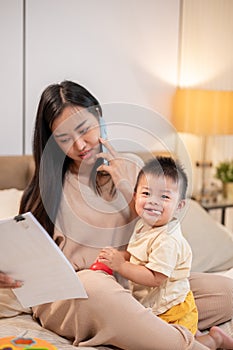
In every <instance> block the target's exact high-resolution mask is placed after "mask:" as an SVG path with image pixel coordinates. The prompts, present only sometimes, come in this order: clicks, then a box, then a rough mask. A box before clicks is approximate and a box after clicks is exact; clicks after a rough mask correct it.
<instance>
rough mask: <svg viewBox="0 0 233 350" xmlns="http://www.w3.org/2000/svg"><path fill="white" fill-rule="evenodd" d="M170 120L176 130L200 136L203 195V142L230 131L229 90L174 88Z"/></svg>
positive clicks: (232, 99)
mask: <svg viewBox="0 0 233 350" xmlns="http://www.w3.org/2000/svg"><path fill="white" fill-rule="evenodd" d="M171 121H172V123H173V124H174V126H175V128H176V129H177V131H178V132H185V133H191V134H194V135H199V136H202V138H203V158H202V162H197V163H196V164H197V166H201V167H202V187H201V195H202V196H204V195H205V168H206V167H208V166H211V162H207V161H206V141H207V136H210V135H229V134H233V91H221V90H217V91H216V90H204V89H203V90H202V89H192V88H178V89H177V90H176V92H175V96H174V100H173V111H172V120H171Z"/></svg>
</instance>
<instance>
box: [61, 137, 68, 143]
mask: <svg viewBox="0 0 233 350" xmlns="http://www.w3.org/2000/svg"><path fill="white" fill-rule="evenodd" d="M69 141H70V139H69V138H67V139H62V140H60V142H61V143H66V142H69Z"/></svg>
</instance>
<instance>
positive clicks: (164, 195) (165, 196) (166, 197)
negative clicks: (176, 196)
mask: <svg viewBox="0 0 233 350" xmlns="http://www.w3.org/2000/svg"><path fill="white" fill-rule="evenodd" d="M161 198H163V199H169V198H170V197H169V196H167V195H166V194H162V196H161Z"/></svg>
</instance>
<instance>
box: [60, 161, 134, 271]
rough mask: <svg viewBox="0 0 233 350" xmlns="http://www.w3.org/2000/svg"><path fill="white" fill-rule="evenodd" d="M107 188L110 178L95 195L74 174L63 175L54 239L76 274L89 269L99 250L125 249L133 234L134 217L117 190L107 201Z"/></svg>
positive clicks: (110, 185) (109, 187) (110, 183)
mask: <svg viewBox="0 0 233 350" xmlns="http://www.w3.org/2000/svg"><path fill="white" fill-rule="evenodd" d="M136 169H137V172H138V170H139V168H138V167H137V168H136V167H135V174H132V179H133V182H135V181H136V175H137V174H136ZM111 188H112V180H111V178H110V181H107V182H106V184H105V185H104V186H102V187H101V190H102V192H103V194H102V196H99V195H97V194H96V193H95V191H94V190H93V189H92V188H91V187H89V186H87V185H84V184H82V183H81V182H80V181H79V179H78V175H76V174H73V173H71V172H69V171H68V172H67V173H66V176H65V181H64V186H63V193H62V198H61V203H60V208H59V212H58V216H57V220H56V228H55V234H54V240H55V241H56V242H57V243H58V245H59V246H60V248H61V249H62V251H63V252H64V254H65V255H66V257H67V258H68V259H69V261H70V262H71V263H72V265H73V266H74V268H75V270H76V271H78V270H81V269H84V268H89V267H90V265H91V264H92V263H93V262H94V261H95V259H96V257H97V255H98V253H99V251H100V249H101V248H102V247H106V246H114V247H121V246H125V245H126V244H127V243H128V241H129V238H130V236H131V234H132V232H133V228H134V225H135V218H134V219H133V218H132V212H131V210H130V208H129V206H128V203H127V201H126V200H125V198H124V196H123V195H122V194H121V192H120V191H116V195H115V196H114V198H112V199H110V196H109V192H110V190H111ZM104 198H107V200H106V199H104Z"/></svg>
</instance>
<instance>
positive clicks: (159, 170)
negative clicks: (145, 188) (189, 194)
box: [134, 156, 188, 199]
mask: <svg viewBox="0 0 233 350" xmlns="http://www.w3.org/2000/svg"><path fill="white" fill-rule="evenodd" d="M144 174H151V175H156V176H165V177H169V178H170V179H172V180H173V181H174V182H175V183H177V184H179V186H180V197H181V199H185V196H186V191H187V186H188V178H187V175H186V173H185V171H184V168H183V166H182V165H181V164H180V162H179V161H178V160H174V159H173V158H172V157H163V156H158V157H156V158H152V159H150V160H149V161H148V162H146V164H145V165H144V166H143V168H142V169H141V170H140V172H139V174H138V178H137V182H136V185H135V189H134V191H135V192H136V191H137V187H138V183H139V181H140V179H141V177H142V176H143V175H144Z"/></svg>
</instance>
